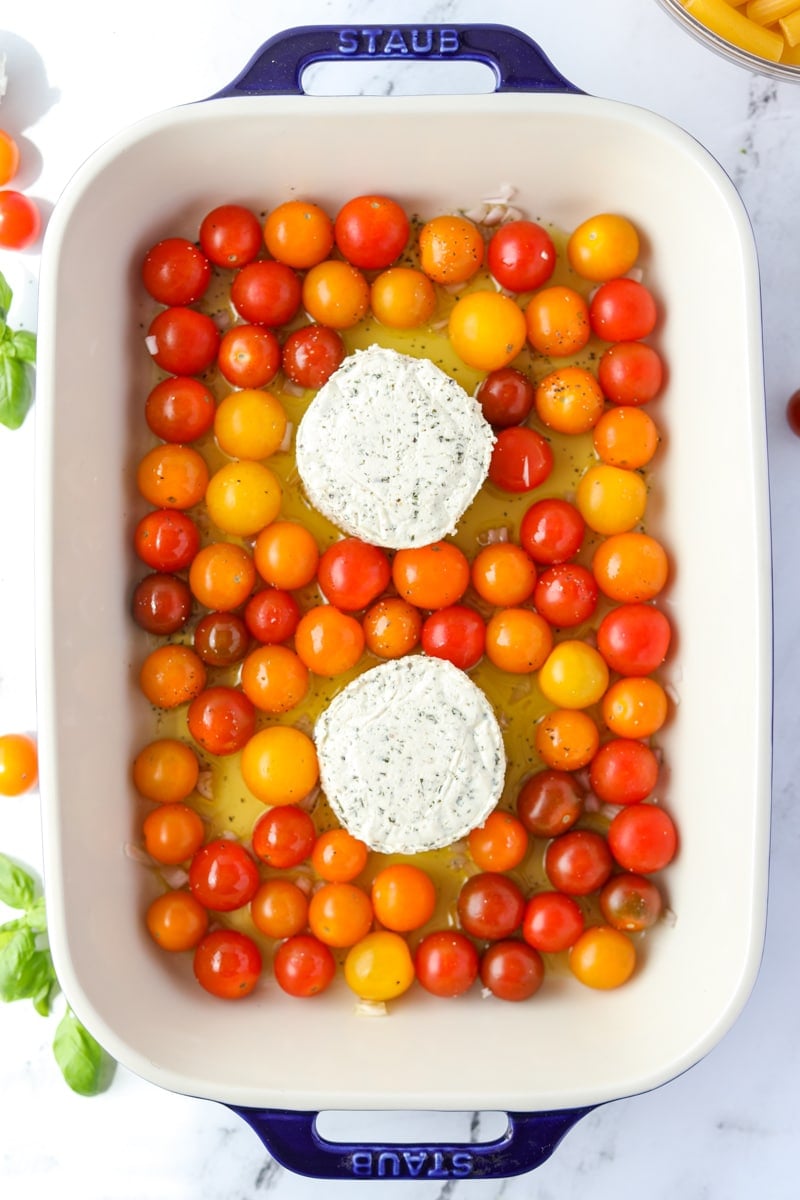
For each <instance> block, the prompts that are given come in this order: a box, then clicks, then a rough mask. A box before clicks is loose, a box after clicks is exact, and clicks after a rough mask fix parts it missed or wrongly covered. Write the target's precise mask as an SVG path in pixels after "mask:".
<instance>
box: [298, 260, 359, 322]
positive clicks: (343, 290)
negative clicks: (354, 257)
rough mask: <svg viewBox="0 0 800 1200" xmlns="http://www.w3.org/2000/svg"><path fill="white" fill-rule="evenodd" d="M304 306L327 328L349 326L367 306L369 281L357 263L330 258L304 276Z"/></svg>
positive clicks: (313, 317) (312, 317) (312, 316)
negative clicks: (352, 264)
mask: <svg viewBox="0 0 800 1200" xmlns="http://www.w3.org/2000/svg"><path fill="white" fill-rule="evenodd" d="M303 307H304V309H305V310H306V312H307V313H308V315H309V316H310V317H311V319H312V321H318V322H319V323H320V325H326V326H327V327H328V328H329V329H352V327H353V326H354V325H357V324H358V322H359V321H360V320H361V318H362V317H363V316H364V314H365V313H366V312H367V310H368V309H369V284H368V283H367V281H366V278H365V277H364V275H363V274H362V273H361V271H359V269H358V267H353V266H351V265H350V263H347V262H341V261H340V260H339V259H338V258H329V259H326V260H325V262H321V263H317V265H316V266H314V267H312V268H311V269H310V270H309V271H308V272H307V274H306V276H305V278H304V280H303Z"/></svg>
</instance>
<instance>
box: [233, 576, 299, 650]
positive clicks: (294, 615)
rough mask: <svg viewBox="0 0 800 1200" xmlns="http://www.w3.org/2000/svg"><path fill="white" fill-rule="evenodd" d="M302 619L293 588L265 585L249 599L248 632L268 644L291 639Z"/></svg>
mask: <svg viewBox="0 0 800 1200" xmlns="http://www.w3.org/2000/svg"><path fill="white" fill-rule="evenodd" d="M299 620H300V605H299V604H298V603H297V601H296V600H295V598H294V596H293V595H292V593H291V592H287V591H285V590H284V589H282V588H276V587H265V588H262V589H261V591H260V592H256V593H255V595H253V596H251V597H250V599H249V600H248V601H247V604H246V605H245V609H244V621H245V625H246V626H247V630H248V632H249V633H250V634H251V635H252V636H253V637H254V638H256V640H257V641H259V642H263V643H265V644H267V645H275V644H277V643H278V642H288V640H289V638H290V637H292V636H293V635H294V631H295V630H296V629H297V624H298V622H299Z"/></svg>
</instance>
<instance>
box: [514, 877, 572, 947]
mask: <svg viewBox="0 0 800 1200" xmlns="http://www.w3.org/2000/svg"><path fill="white" fill-rule="evenodd" d="M584 924H585V921H584V917H583V912H582V911H581V909H580V908H579V907H578V904H577V903H576V901H575V900H573V899H572V897H571V896H566V895H565V894H564V893H563V892H537V893H536V894H535V895H534V896H531V898H530V900H529V901H528V903H527V904H526V905H525V915H524V916H523V918H522V936H523V937H524V938H525V941H526V942H527V943H528V945H529V946H533V947H534V948H535V949H536V950H540V951H541V952H542V953H543V954H558V953H559V951H560V950H568V949H569V947H570V946H572V945H574V943H575V942H577V940H578V938H579V937H580V936H581V934H582V933H583V929H584Z"/></svg>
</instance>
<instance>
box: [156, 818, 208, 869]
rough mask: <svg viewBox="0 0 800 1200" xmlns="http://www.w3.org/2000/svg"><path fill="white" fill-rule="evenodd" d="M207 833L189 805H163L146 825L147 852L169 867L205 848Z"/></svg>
mask: <svg viewBox="0 0 800 1200" xmlns="http://www.w3.org/2000/svg"><path fill="white" fill-rule="evenodd" d="M205 834H206V828H205V825H204V824H203V820H202V818H201V817H200V816H199V814H198V813H196V812H195V810H194V809H193V808H190V807H189V805H188V804H181V803H173V804H160V805H159V806H158V808H155V809H153V811H152V812H150V813H148V814H147V816H146V817H145V819H144V822H143V824H142V835H143V837H144V848H145V850H146V851H147V853H148V854H149V855H150V857H151V858H153V859H155V861H156V862H159V863H164V864H165V865H166V866H177V865H178V863H183V862H186V861H187V860H188V859H190V858H191V857H192V855H193V854H195V852H196V851H197V850H199V848H200V846H202V844H203V839H204V837H205Z"/></svg>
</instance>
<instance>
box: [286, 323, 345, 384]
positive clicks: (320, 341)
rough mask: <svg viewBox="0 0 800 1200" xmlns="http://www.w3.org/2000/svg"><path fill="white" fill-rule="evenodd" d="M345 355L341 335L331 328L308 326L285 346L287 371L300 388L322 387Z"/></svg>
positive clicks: (292, 335)
mask: <svg viewBox="0 0 800 1200" xmlns="http://www.w3.org/2000/svg"><path fill="white" fill-rule="evenodd" d="M344 356H345V348H344V342H343V341H342V339H341V336H340V335H339V334H338V333H337V332H336V330H335V329H329V328H328V327H327V325H304V326H303V328H302V329H295V330H293V331H292V332H291V333H290V334H289V336H288V337H287V339H286V341H285V342H284V343H283V352H282V362H283V369H284V372H285V373H286V376H287V377H288V378H289V379H291V381H292V383H296V384H297V385H298V386H299V387H304V388H321V387H322V385H323V383H327V381H328V380H329V379H330V377H331V375H332V374H333V372H334V371H335V370H336V368H337V367H339V366H340V365H341V363H342V361H343V359H344Z"/></svg>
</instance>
